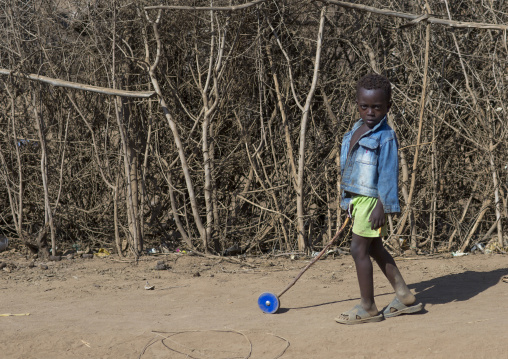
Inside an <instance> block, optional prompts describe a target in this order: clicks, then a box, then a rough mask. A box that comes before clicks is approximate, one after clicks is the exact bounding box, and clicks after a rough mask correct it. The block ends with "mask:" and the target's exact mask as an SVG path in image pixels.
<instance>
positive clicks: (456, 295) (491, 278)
mask: <svg viewBox="0 0 508 359" xmlns="http://www.w3.org/2000/svg"><path fill="white" fill-rule="evenodd" d="M507 274H508V268H503V269H496V270H493V271H491V272H474V271H466V272H462V273H456V274H448V275H445V276H442V277H438V278H433V279H430V280H426V281H423V282H420V283H413V284H411V285H409V288H410V289H413V290H414V291H415V293H416V297H417V298H418V301H420V302H423V303H429V304H444V303H450V302H461V301H465V300H469V299H471V298H473V297H474V296H476V295H478V294H480V293H481V292H483V291H485V290H487V289H489V288H490V287H492V286H494V285H496V284H497V283H499V281H500V279H501V277H502V276H504V275H507Z"/></svg>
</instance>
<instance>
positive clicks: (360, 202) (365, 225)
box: [351, 196, 388, 237]
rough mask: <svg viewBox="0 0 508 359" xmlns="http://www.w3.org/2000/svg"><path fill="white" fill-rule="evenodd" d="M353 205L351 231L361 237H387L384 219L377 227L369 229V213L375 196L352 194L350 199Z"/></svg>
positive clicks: (375, 201)
mask: <svg viewBox="0 0 508 359" xmlns="http://www.w3.org/2000/svg"><path fill="white" fill-rule="evenodd" d="M351 204H352V205H353V213H351V218H352V219H353V233H354V234H356V235H358V236H362V237H387V236H388V231H387V229H386V221H385V224H384V226H383V227H381V228H379V229H370V226H371V223H370V221H369V218H370V214H371V213H372V210H373V209H374V207H376V204H377V198H374V197H366V196H354V197H353V198H352V199H351Z"/></svg>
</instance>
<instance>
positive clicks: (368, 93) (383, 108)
mask: <svg viewBox="0 0 508 359" xmlns="http://www.w3.org/2000/svg"><path fill="white" fill-rule="evenodd" d="M356 104H357V105H358V112H360V117H361V118H362V120H363V122H364V123H365V124H366V125H367V127H368V128H370V129H372V128H374V127H375V126H376V125H377V124H378V123H379V122H381V120H382V119H383V118H384V117H385V115H386V114H387V113H388V111H390V107H391V105H392V104H391V102H390V101H389V100H388V99H387V98H386V94H385V92H384V91H383V90H381V89H374V90H367V89H364V88H360V90H359V91H358V93H357V96H356Z"/></svg>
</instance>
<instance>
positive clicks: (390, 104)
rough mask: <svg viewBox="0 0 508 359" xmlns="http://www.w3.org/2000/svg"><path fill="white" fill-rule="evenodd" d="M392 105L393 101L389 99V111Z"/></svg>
mask: <svg viewBox="0 0 508 359" xmlns="http://www.w3.org/2000/svg"><path fill="white" fill-rule="evenodd" d="M391 107H392V101H388V111H390V108H391Z"/></svg>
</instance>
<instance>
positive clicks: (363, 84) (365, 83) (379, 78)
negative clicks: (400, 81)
mask: <svg viewBox="0 0 508 359" xmlns="http://www.w3.org/2000/svg"><path fill="white" fill-rule="evenodd" d="M361 88H364V89H366V90H383V91H384V93H385V95H386V98H387V100H388V102H390V101H391V100H392V84H391V83H390V80H388V79H387V78H386V77H385V76H383V75H378V74H367V75H365V76H363V77H362V78H361V79H360V80H358V82H357V84H356V95H357V96H358V92H359V91H360V89H361Z"/></svg>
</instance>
